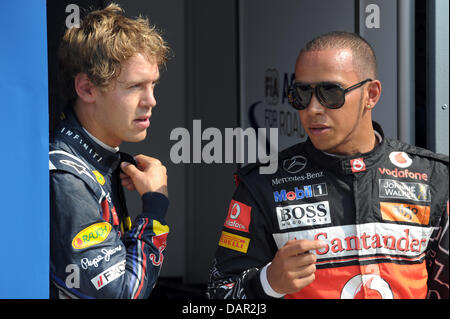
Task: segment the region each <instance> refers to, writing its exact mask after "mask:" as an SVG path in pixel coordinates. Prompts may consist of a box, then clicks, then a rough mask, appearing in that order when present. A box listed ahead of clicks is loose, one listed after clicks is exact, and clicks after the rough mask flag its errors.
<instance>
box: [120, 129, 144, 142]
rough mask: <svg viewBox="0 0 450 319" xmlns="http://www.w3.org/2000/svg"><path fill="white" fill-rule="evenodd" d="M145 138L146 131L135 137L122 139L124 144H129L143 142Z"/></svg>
mask: <svg viewBox="0 0 450 319" xmlns="http://www.w3.org/2000/svg"><path fill="white" fill-rule="evenodd" d="M146 137H147V131H144V132H142V133H139V134H136V135H131V136H127V138H126V139H124V142H129V143H137V142H142V141H143V140H145V138H146Z"/></svg>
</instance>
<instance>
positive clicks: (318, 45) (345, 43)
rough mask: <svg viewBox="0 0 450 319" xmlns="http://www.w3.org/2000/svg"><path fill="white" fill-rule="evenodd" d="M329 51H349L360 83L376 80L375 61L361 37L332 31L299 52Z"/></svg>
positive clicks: (315, 39)
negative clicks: (365, 80) (369, 79)
mask: <svg viewBox="0 0 450 319" xmlns="http://www.w3.org/2000/svg"><path fill="white" fill-rule="evenodd" d="M330 49H350V50H351V52H352V56H353V65H354V67H355V71H356V73H357V74H358V76H359V77H360V79H361V81H362V80H364V79H366V78H371V79H373V80H375V79H378V71H377V60H376V57H375V52H374V50H373V48H372V46H371V45H370V44H369V42H367V41H366V40H365V39H364V38H363V37H361V36H360V35H358V34H356V33H352V32H346V31H332V32H328V33H325V34H322V35H319V36H318V37H315V38H314V39H312V40H311V41H309V42H308V43H307V44H306V45H305V47H304V48H303V49H302V50H301V51H300V55H301V54H302V53H304V52H310V51H322V50H330Z"/></svg>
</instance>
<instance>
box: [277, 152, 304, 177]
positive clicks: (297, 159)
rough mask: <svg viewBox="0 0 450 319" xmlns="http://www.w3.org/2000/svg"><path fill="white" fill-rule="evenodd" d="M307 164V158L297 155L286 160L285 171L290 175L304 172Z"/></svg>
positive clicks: (284, 163)
mask: <svg viewBox="0 0 450 319" xmlns="http://www.w3.org/2000/svg"><path fill="white" fill-rule="evenodd" d="M307 163H308V161H307V159H306V158H305V157H303V156H301V155H297V156H293V157H291V158H290V159H286V160H284V161H283V169H284V170H285V171H286V172H288V173H290V174H296V173H298V172H300V171H301V170H303V169H304V168H305V166H306V164H307Z"/></svg>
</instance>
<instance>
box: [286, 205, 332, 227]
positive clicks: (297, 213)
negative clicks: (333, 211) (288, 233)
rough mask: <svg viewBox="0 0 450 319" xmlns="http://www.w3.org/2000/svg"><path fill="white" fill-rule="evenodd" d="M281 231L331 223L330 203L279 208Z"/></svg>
mask: <svg viewBox="0 0 450 319" xmlns="http://www.w3.org/2000/svg"><path fill="white" fill-rule="evenodd" d="M277 218H278V225H279V227H280V229H281V230H282V229H288V228H295V227H302V226H313V225H323V224H329V223H331V217H330V207H329V204H328V201H323V202H317V203H310V204H303V205H290V206H284V207H277Z"/></svg>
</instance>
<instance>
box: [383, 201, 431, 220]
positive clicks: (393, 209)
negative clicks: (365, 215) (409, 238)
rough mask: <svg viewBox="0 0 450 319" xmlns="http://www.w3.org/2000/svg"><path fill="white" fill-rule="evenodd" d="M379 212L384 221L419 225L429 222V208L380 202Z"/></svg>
mask: <svg viewBox="0 0 450 319" xmlns="http://www.w3.org/2000/svg"><path fill="white" fill-rule="evenodd" d="M380 211H381V216H382V217H383V219H384V220H390V221H396V222H409V223H414V224H421V225H428V223H429V221H430V206H421V205H412V204H406V203H387V202H381V203H380Z"/></svg>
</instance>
